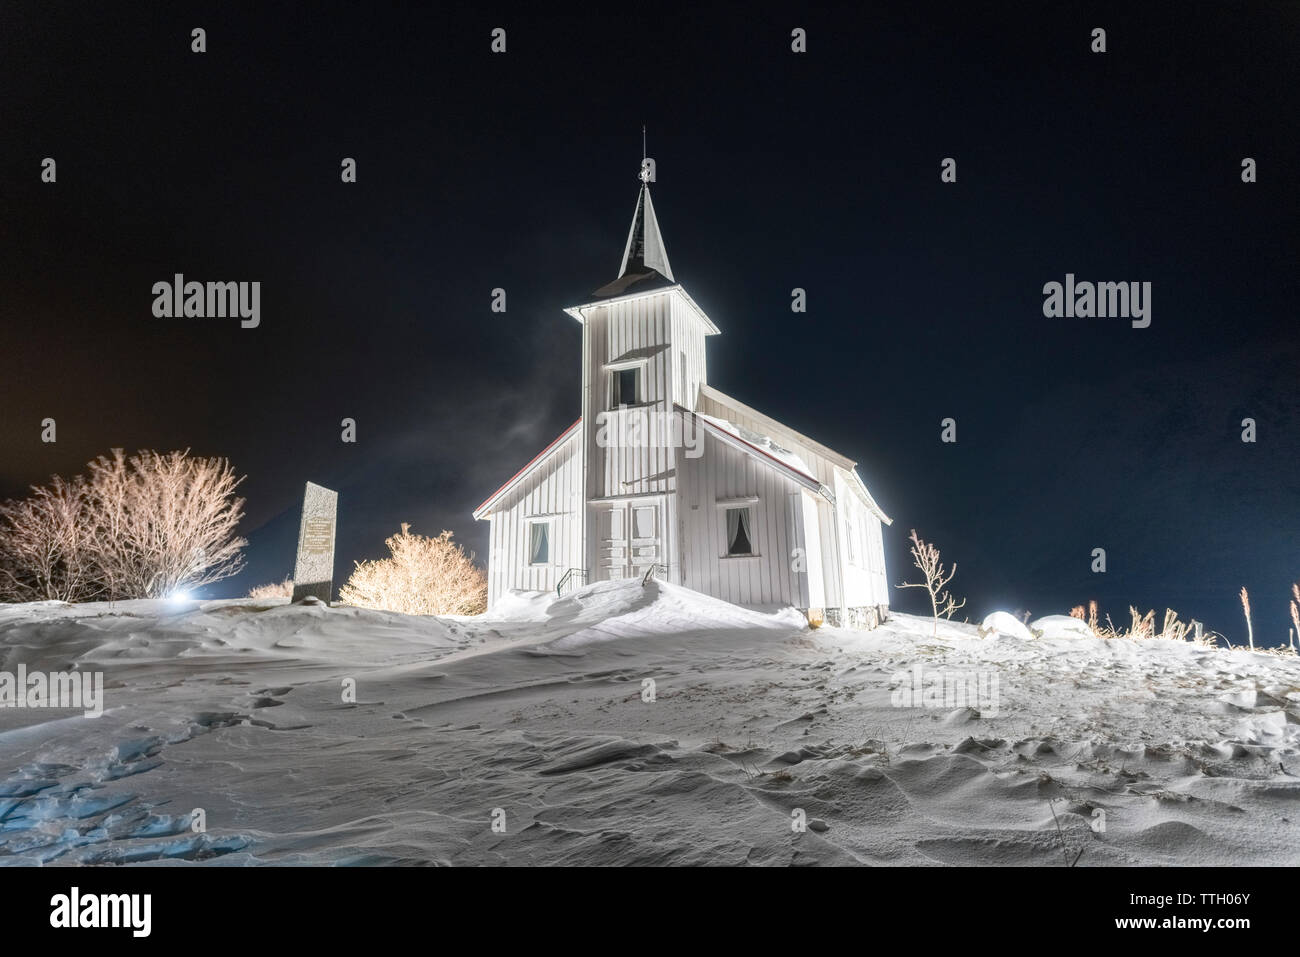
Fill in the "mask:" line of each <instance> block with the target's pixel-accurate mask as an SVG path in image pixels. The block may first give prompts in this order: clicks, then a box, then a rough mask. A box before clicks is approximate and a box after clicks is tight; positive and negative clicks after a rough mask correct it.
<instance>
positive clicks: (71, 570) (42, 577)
mask: <svg viewBox="0 0 1300 957" xmlns="http://www.w3.org/2000/svg"><path fill="white" fill-rule="evenodd" d="M85 517H86V483H85V480H84V479H82V478H80V477H78V478H75V479H73V480H72V481H71V482H65V481H64V480H63V479H61V478H59V477H58V476H57V475H56V476H54V478H53V479H52V480H51V481H50V484H49V485H46V486H34V487H33V488H32V494H31V495H30V496H29V497H28V498H26V499H23V500H22V501H16V502H14V501H11V502H5V503H4V504H3V505H0V598H4V599H7V600H11V601H51V600H53V601H84V600H86V599H88V598H90V597H93V596H94V595H95V594H96V593H97V592H98V591H99V588H100V586H99V585H98V583H97V581H96V576H95V570H94V567H93V563H92V562H91V561H90V560H89V556H88V554H87V546H88V544H89V541H88V529H87V528H86V521H85Z"/></svg>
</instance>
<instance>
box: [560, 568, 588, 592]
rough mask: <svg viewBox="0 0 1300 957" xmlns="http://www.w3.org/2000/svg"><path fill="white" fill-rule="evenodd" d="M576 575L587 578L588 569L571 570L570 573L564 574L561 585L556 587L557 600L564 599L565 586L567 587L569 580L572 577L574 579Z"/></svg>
mask: <svg viewBox="0 0 1300 957" xmlns="http://www.w3.org/2000/svg"><path fill="white" fill-rule="evenodd" d="M574 575H577V576H579V577H582V578H585V577H586V575H587V569H585V568H570V569H569V570H568V571H566V572H565V573H564V577H563V578H561V579H560V581H559V583H558V584H556V586H555V597H556V598H563V597H564V586H565V585H567V584H568V583H569V579H570V578H572V577H574Z"/></svg>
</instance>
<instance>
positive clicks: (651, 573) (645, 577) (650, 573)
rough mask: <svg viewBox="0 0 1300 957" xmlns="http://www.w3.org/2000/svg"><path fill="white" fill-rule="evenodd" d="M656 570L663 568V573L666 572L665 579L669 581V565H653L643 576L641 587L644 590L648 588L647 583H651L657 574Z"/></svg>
mask: <svg viewBox="0 0 1300 957" xmlns="http://www.w3.org/2000/svg"><path fill="white" fill-rule="evenodd" d="M656 568H662V569H663V572H664V578H665V579H667V577H668V566H667V565H651V566H650V567H649V568H647V569H646V570H645V574H644V575H642V576H641V587H642V588H644V587H645V586H646V583H647V582H649V581H650V579H651V578H653V577H654V573H655V569H656Z"/></svg>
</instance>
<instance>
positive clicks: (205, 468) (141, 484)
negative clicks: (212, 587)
mask: <svg viewBox="0 0 1300 957" xmlns="http://www.w3.org/2000/svg"><path fill="white" fill-rule="evenodd" d="M89 468H90V477H89V478H88V479H87V478H82V477H80V476H78V477H77V478H75V479H73V480H72V481H64V480H63V479H61V478H59V477H57V476H56V477H55V478H54V479H53V480H52V481H51V482H50V484H49V485H48V486H42V487H38V488H33V489H32V494H31V495H30V496H29V497H28V498H26V499H24V500H22V501H19V502H6V503H5V504H4V505H0V598H3V599H8V600H13V601H35V600H41V599H62V600H64V601H93V600H95V599H101V598H102V599H109V600H117V599H123V598H161V597H165V596H167V595H170V594H172V593H173V592H174V591H175V590H177V589H179V588H194V587H198V586H200V585H206V584H210V583H212V582H215V581H220V580H221V579H223V578H226V577H228V576H230V575H233V574H235V573H236V572H238V571H239V570H240V568H241V567H242V565H243V559H242V557H241V555H240V550H241V549H242V548H243V547H244V546H245V545H246V544H248V543H247V542H246V541H245V540H244V539H242V538H239V537H237V536H236V535H235V530H236V527H237V526H238V524H239V520H240V518H241V517H242V516H243V505H244V500H243V499H241V498H235V497H234V492H235V489H236V488H237V487H238V486H239V484H240V482H242V481H243V479H242V478H239V477H237V476H236V475H235V472H234V469H233V468H232V467H231V466H230V463H228V462H227V461H226V460H225V459H217V458H211V459H204V458H191V457H190V455H189V452H188V450H187V451H185V452H169V453H167V454H165V455H164V454H161V453H158V452H140V453H138V454H136V455H133V456H131V457H130V458H129V459H128V458H127V457H126V455H125V454H124V453H123V452H122V450H121V449H114V450H113V452H112V454H111V455H102V456H100V457H99V458H97V459H96V460H95V461H93V462H91V463H90V466H89Z"/></svg>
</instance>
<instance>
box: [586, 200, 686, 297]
mask: <svg viewBox="0 0 1300 957" xmlns="http://www.w3.org/2000/svg"><path fill="white" fill-rule="evenodd" d="M676 282H677V281H676V280H675V279H674V278H673V267H672V266H670V265H669V264H668V250H667V249H666V248H664V236H663V233H662V232H660V231H659V218H658V217H657V216H656V215H655V204H654V201H653V200H652V199H651V198H650V184H649V183H647V182H642V184H641V192H640V193H639V194H638V195H637V198H636V211H635V212H634V213H633V214H632V228H631V229H629V230H628V233H627V245H626V246H624V247H623V263H622V265H621V266H619V269H618V278H617V279H615V280H614V281H613V282H609V283H606V284H605V285H603V286H601V287H600V288H599V289H597V290H596V291H595V292H593V293H592V296H593V298H594V299H595V300H597V301H599V300H601V299H612V298H614V297H616V296H626V295H631V294H636V293H642V292H650V291H651V290H654V289H667V288H669V287H670V286H673V285H676Z"/></svg>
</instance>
